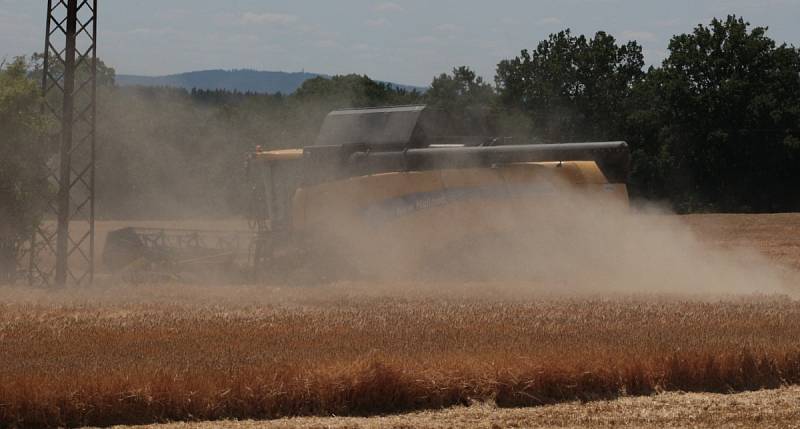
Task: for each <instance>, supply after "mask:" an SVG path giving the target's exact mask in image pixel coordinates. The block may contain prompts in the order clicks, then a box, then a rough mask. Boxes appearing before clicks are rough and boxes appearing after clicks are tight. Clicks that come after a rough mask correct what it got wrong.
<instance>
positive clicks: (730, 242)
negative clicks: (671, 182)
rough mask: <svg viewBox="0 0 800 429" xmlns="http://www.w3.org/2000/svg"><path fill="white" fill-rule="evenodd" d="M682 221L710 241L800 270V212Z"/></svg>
mask: <svg viewBox="0 0 800 429" xmlns="http://www.w3.org/2000/svg"><path fill="white" fill-rule="evenodd" d="M681 219H682V220H684V221H685V222H686V223H687V224H688V225H689V226H690V227H691V228H692V229H693V230H694V231H695V232H696V233H697V234H698V236H699V237H700V238H702V239H703V240H704V241H706V242H709V243H713V244H715V245H719V246H722V247H727V248H731V247H741V248H750V249H756V250H758V251H760V252H761V253H763V254H765V255H767V256H768V257H769V258H770V259H772V260H774V261H777V262H780V263H782V264H785V265H788V266H791V267H793V268H795V269H798V270H800V213H787V214H765V215H739V214H714V215H690V216H683V217H682V218H681Z"/></svg>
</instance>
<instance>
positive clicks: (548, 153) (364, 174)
mask: <svg viewBox="0 0 800 429" xmlns="http://www.w3.org/2000/svg"><path fill="white" fill-rule="evenodd" d="M248 170H249V177H250V180H251V182H252V183H253V189H254V197H253V204H254V209H253V213H252V216H251V218H252V219H251V223H252V225H253V226H254V227H255V229H256V231H257V241H256V246H255V255H254V263H255V267H256V270H257V272H258V273H259V274H260V275H261V276H264V275H266V276H271V275H275V274H276V273H285V272H287V271H288V272H296V271H298V270H300V271H302V270H303V269H306V270H310V271H312V272H314V273H315V275H316V276H318V277H321V278H322V279H324V280H332V279H335V278H341V277H348V276H351V275H356V276H358V275H364V274H379V275H380V274H387V273H391V274H398V275H400V276H406V275H408V274H412V275H413V274H418V273H433V272H437V271H446V273H445V275H446V276H448V277H450V276H452V274H455V273H460V274H467V275H468V273H469V272H470V268H474V266H475V263H476V261H475V258H474V257H473V258H470V257H469V255H477V254H483V255H485V254H487V252H478V250H479V249H480V248H481V247H491V246H507V245H508V244H509V243H511V242H513V241H515V240H517V239H518V238H515V235H517V234H518V231H520V230H521V229H523V228H525V227H527V228H530V227H531V223H532V222H535V218H536V216H535V213H536V212H537V211H540V210H539V208H541V207H543V206H546V205H547V204H549V202H552V201H553V199H557V198H561V196H562V194H561V191H562V190H563V189H562V187H564V186H567V187H571V188H573V189H579V190H580V191H581V192H586V193H588V194H591V195H601V196H602V197H601V199H609V200H614V201H618V202H619V201H622V202H623V203H624V204H627V200H628V194H627V188H626V181H627V177H628V172H629V152H628V146H627V144H626V143H624V142H605V143H569V144H513V140H512V139H508V138H498V137H493V136H491V135H490V134H488V133H484V129H483V127H481V125H480V124H479V123H477V122H476V123H458V122H457V121H456V122H454V121H452V120H451V118H450V117H449V116H447V115H445V114H443V113H442V112H438V111H435V110H431V109H428V108H426V107H425V106H402V107H391V108H373V109H351V110H339V111H334V112H332V113H330V114H329V115H328V116H327V118H326V119H325V122H324V123H323V125H322V129H321V130H320V133H319V136H318V137H317V140H316V142H315V143H314V145H313V146H309V147H305V148H302V149H289V150H274V151H261V150H258V151H256V152H255V153H254V154H252V155H251V158H250V162H249V168H248ZM538 227H545V228H546V227H547V225H546V224H543V225H539V226H538ZM503 238H505V240H504V239H503ZM484 250H485V249H484ZM489 254H491V252H489ZM464 256H467V257H466V258H465V257H464ZM490 258H491V256H490ZM477 262H478V264H482V263H483V262H481V261H477ZM304 267H305V268H304Z"/></svg>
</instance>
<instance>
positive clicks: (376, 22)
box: [364, 18, 389, 28]
mask: <svg viewBox="0 0 800 429" xmlns="http://www.w3.org/2000/svg"><path fill="white" fill-rule="evenodd" d="M388 23H389V21H387V20H386V19H385V18H376V19H368V20H366V21H365V22H364V24H366V25H367V27H372V28H378V27H383V26H384V25H386V24H388Z"/></svg>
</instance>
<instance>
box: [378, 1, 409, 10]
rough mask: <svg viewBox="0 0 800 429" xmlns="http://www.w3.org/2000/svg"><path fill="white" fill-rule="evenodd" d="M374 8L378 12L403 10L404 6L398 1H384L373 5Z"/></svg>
mask: <svg viewBox="0 0 800 429" xmlns="http://www.w3.org/2000/svg"><path fill="white" fill-rule="evenodd" d="M372 10H374V11H376V12H402V11H403V7H402V6H400V5H399V4H397V3H392V2H383V3H378V4H376V5H375V6H372Z"/></svg>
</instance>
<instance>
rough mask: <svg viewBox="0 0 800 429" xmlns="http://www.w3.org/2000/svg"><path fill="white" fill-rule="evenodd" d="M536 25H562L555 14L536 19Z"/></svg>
mask: <svg viewBox="0 0 800 429" xmlns="http://www.w3.org/2000/svg"><path fill="white" fill-rule="evenodd" d="M536 25H561V20H560V19H559V18H556V17H555V16H548V17H547V18H542V19H540V20H538V21H536Z"/></svg>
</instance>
